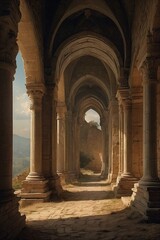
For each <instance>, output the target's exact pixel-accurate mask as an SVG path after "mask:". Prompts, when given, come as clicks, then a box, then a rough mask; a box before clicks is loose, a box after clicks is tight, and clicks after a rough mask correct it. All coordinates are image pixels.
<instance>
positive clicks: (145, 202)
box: [131, 183, 160, 223]
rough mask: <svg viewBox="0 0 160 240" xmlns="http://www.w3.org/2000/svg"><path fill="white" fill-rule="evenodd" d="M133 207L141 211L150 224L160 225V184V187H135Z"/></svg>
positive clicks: (139, 185)
mask: <svg viewBox="0 0 160 240" xmlns="http://www.w3.org/2000/svg"><path fill="white" fill-rule="evenodd" d="M132 190H133V194H132V196H131V207H133V208H134V209H135V210H136V211H139V212H140V213H141V214H142V215H143V217H144V219H145V220H146V221H148V222H158V223H160V183H159V185H158V184H157V183H156V185H153V186H151V185H150V186H144V185H141V184H139V183H137V184H135V185H134V188H133V189H132Z"/></svg>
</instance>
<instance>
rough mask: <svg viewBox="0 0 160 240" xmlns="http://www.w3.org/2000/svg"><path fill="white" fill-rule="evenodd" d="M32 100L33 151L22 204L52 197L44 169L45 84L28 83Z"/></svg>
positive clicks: (22, 195)
mask: <svg viewBox="0 0 160 240" xmlns="http://www.w3.org/2000/svg"><path fill="white" fill-rule="evenodd" d="M26 87H27V93H28V95H29V97H30V100H31V106H30V109H31V140H30V141H31V151H30V173H29V175H28V176H27V178H26V180H25V181H24V182H23V188H22V191H21V197H22V205H26V204H30V203H35V202H43V201H47V200H48V199H49V197H50V192H49V189H48V181H47V180H46V179H45V178H44V176H43V169H42V97H43V94H44V85H43V84H30V85H27V86H26Z"/></svg>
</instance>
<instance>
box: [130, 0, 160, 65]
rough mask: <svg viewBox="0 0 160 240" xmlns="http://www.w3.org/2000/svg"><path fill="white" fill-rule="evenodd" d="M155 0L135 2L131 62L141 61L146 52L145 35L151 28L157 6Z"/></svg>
mask: <svg viewBox="0 0 160 240" xmlns="http://www.w3.org/2000/svg"><path fill="white" fill-rule="evenodd" d="M157 2H158V1H157V0H139V1H136V4H135V15H134V22H133V27H132V63H133V64H134V62H135V60H136V61H137V60H138V61H139V62H141V60H142V58H143V57H144V55H145V53H146V36H147V34H148V30H151V28H152V23H153V19H154V15H155V10H156V6H157Z"/></svg>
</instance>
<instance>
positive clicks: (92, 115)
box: [85, 109, 100, 124]
mask: <svg viewBox="0 0 160 240" xmlns="http://www.w3.org/2000/svg"><path fill="white" fill-rule="evenodd" d="M85 120H86V121H87V122H90V121H94V122H97V123H98V124H100V117H99V114H98V113H97V112H95V111H94V110H92V109H90V110H88V111H87V112H86V114H85Z"/></svg>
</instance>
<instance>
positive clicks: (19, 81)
mask: <svg viewBox="0 0 160 240" xmlns="http://www.w3.org/2000/svg"><path fill="white" fill-rule="evenodd" d="M16 60H17V69H16V73H15V76H14V78H15V79H14V81H13V133H14V134H17V135H19V136H22V137H27V138H29V137H30V109H29V105H30V101H29V98H28V95H27V94H26V87H25V73H24V66H23V60H22V58H21V55H20V53H19V54H18V55H17V59H16Z"/></svg>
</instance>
